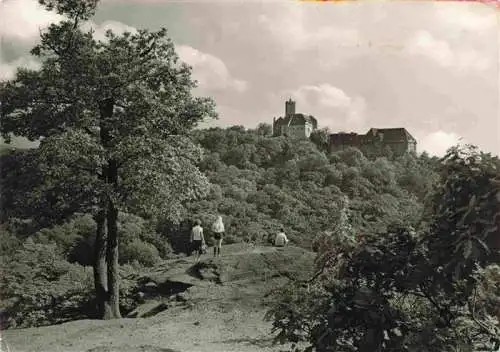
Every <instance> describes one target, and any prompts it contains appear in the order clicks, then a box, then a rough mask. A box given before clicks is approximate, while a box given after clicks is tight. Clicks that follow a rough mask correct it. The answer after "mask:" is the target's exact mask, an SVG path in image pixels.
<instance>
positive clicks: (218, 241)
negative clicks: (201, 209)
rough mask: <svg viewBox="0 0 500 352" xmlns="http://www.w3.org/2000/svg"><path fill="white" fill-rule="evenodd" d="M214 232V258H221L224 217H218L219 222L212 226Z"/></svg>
mask: <svg viewBox="0 0 500 352" xmlns="http://www.w3.org/2000/svg"><path fill="white" fill-rule="evenodd" d="M212 231H213V233H214V240H215V244H214V257H218V256H219V257H220V249H221V247H222V236H223V235H224V223H223V222H222V216H218V217H217V220H216V221H215V222H214V223H213V225H212Z"/></svg>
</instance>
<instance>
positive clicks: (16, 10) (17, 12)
mask: <svg viewBox="0 0 500 352" xmlns="http://www.w3.org/2000/svg"><path fill="white" fill-rule="evenodd" d="M62 19H63V17H62V16H60V15H58V14H56V13H55V12H51V11H46V10H45V9H44V8H43V7H42V6H41V5H39V4H38V2H37V1H36V0H4V1H3V2H1V3H0V37H2V38H4V39H5V40H15V41H23V42H29V43H32V42H33V41H36V40H37V39H38V37H39V35H40V30H41V29H44V28H46V27H47V26H48V25H49V24H50V23H53V22H59V21H61V20H62Z"/></svg>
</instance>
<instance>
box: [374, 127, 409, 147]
mask: <svg viewBox="0 0 500 352" xmlns="http://www.w3.org/2000/svg"><path fill="white" fill-rule="evenodd" d="M377 136H381V137H380V138H382V139H383V141H384V142H386V143H398V142H408V141H415V142H416V139H415V138H413V136H412V135H411V134H410V133H409V132H408V131H407V130H406V128H401V127H400V128H370V130H369V131H368V132H367V133H366V137H368V138H369V137H377Z"/></svg>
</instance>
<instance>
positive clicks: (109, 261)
mask: <svg viewBox="0 0 500 352" xmlns="http://www.w3.org/2000/svg"><path fill="white" fill-rule="evenodd" d="M113 109H114V100H113V98H106V99H104V100H103V101H101V102H100V103H99V110H100V124H99V127H100V139H101V144H102V146H103V147H104V148H105V149H109V148H111V147H112V143H113V137H112V134H111V131H112V129H113V125H112V121H111V118H112V117H113ZM103 178H104V179H105V182H106V183H107V184H108V185H109V186H111V187H110V188H111V190H112V192H113V191H114V190H116V187H117V186H118V163H117V161H116V160H114V159H109V160H108V162H107V165H106V166H105V167H104V168H103ZM105 208H106V228H107V240H106V252H105V253H106V255H105V260H106V278H107V291H106V296H105V300H104V302H103V303H104V311H103V319H119V318H121V314H120V290H119V289H120V286H119V277H118V208H117V206H116V204H114V202H113V196H112V194H108V199H107V203H106V207H105Z"/></svg>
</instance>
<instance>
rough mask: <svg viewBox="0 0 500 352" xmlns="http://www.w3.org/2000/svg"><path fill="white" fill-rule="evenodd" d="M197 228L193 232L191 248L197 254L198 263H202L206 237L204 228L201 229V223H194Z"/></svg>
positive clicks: (197, 221)
mask: <svg viewBox="0 0 500 352" xmlns="http://www.w3.org/2000/svg"><path fill="white" fill-rule="evenodd" d="M194 224H195V226H194V227H193V229H192V230H191V238H190V242H191V246H192V249H193V251H194V252H195V258H196V262H199V261H200V256H201V254H202V253H203V247H204V246H205V237H204V236H203V227H201V221H200V220H196V221H195V222H194Z"/></svg>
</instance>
